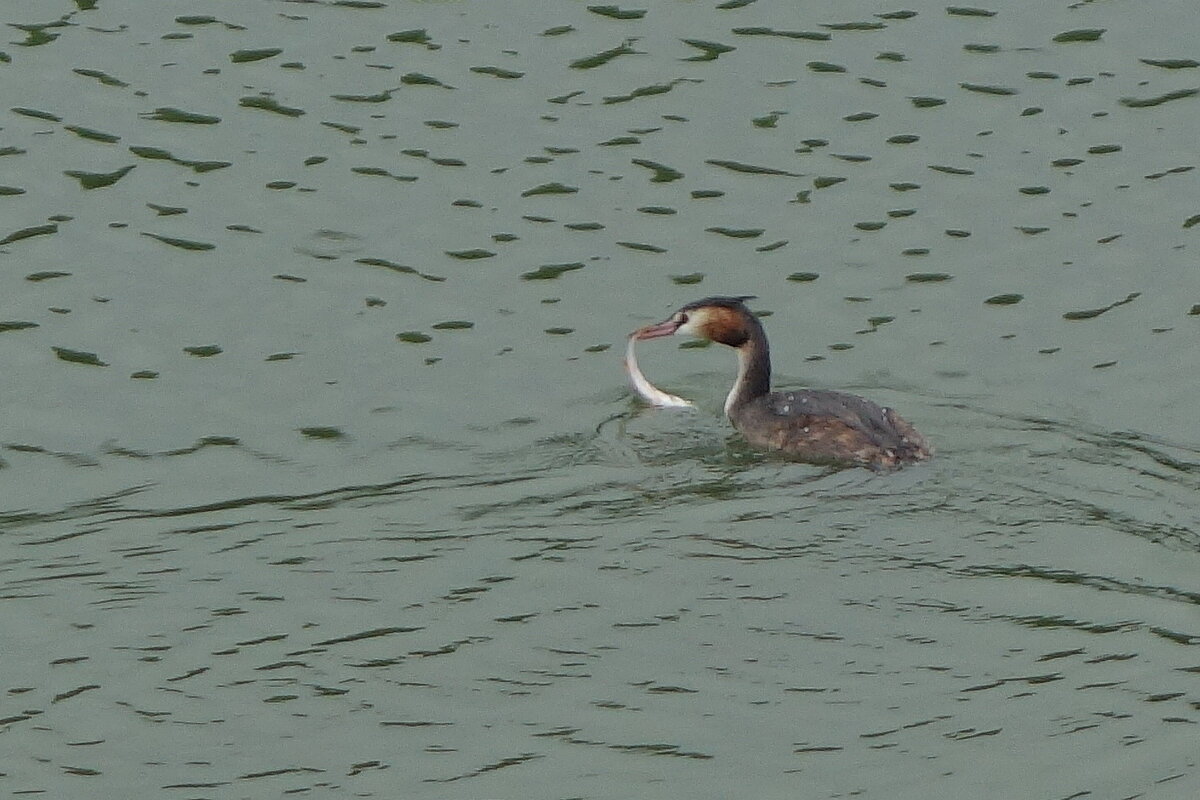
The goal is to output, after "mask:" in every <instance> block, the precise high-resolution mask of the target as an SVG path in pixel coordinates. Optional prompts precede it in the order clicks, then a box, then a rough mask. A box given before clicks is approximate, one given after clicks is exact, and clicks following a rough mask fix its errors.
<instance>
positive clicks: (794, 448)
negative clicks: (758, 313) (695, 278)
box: [631, 295, 933, 470]
mask: <svg viewBox="0 0 1200 800" xmlns="http://www.w3.org/2000/svg"><path fill="white" fill-rule="evenodd" d="M752 297H753V296H752V295H751V296H746V297H706V298H704V299H703V300H697V301H696V302H694V303H688V304H687V305H686V306H683V307H682V308H680V309H679V310H678V311H676V312H675V313H674V314H672V315H671V317H670V318H669V319H667V320H665V321H663V322H660V323H658V324H656V325H647V326H645V327H644V328H639V329H638V330H636V331H634V332H633V333H632V334H631V339H638V340H641V339H657V338H659V337H660V336H670V335H672V334H675V333H686V334H689V335H691V336H697V337H699V338H701V339H710V340H712V341H714V342H718V343H720V344H724V345H728V346H729V347H732V348H735V349H736V350H737V355H738V374H737V380H736V381H735V382H734V384H733V388H732V389H730V390H729V396H728V397H727V398H725V414H726V415H727V416H728V417H729V421H730V422H732V423H733V427H735V428H737V430H738V432H739V433H741V434H742V436H744V437H745V438H746V441H748V442H749V443H750V444H751V445H753V446H754V447H759V448H763V449H766V450H776V451H780V452H782V453H784V454H786V455H788V456H790V457H792V458H795V459H797V460H800V461H811V462H818V463H830V462H832V463H843V464H855V465H859V466H864V467H870V468H871V469H875V470H880V469H891V468H894V467H898V466H900V465H902V464H910V463H912V462H914V461H924V460H925V459H927V458H929V457H930V456H931V455H933V449H932V448H931V447H930V446H929V444H928V442H926V441H925V437H923V436H921V434H919V433H917V432H916V430H915V429H914V428H913V426H912V425H910V424H909V423H908V422H907V421H905V420H904V419H902V418H901V417H900V416H899V415H898V414H896V412H894V411H892V410H891V409H890V408H881V407H880V406H878V405H876V404H875V403H872V402H871V401H870V400H867V399H865V398H862V397H858V396H856V395H852V394H845V393H843V392H831V391H825V390H819V389H801V390H798V391H794V392H772V391H771V353H770V349H769V348H768V346H767V335H766V333H765V332H764V331H763V327H762V324H761V323H759V321H758V318H757V317H755V316H754V314H752V313H751V312H750V309H748V308H746V305H745V302H744V301H746V300H750V299H751V298H752ZM635 369H636V364H635ZM632 371H633V370H631V372H632ZM639 376H640V373H639ZM643 382H645V381H644V378H643ZM635 386H636V381H635ZM656 391H657V390H656ZM661 394H663V395H664V396H665V397H668V398H673V399H676V400H681V398H674V396H673V395H666V393H661ZM681 402H686V401H682V400H681Z"/></svg>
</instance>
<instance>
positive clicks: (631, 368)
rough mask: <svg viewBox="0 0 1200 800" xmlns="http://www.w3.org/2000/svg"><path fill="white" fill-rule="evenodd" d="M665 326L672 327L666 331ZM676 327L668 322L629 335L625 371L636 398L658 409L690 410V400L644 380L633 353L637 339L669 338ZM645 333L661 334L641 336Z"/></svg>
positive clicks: (644, 377) (692, 405)
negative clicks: (636, 395)
mask: <svg viewBox="0 0 1200 800" xmlns="http://www.w3.org/2000/svg"><path fill="white" fill-rule="evenodd" d="M667 326H673V327H671V328H670V329H669V330H666V328H667ZM678 327H679V326H678V325H677V324H675V323H674V322H671V321H670V320H668V321H667V322H662V323H659V324H658V325H647V326H646V327H644V328H639V329H638V330H636V331H634V332H633V333H631V334H629V343H628V344H627V345H626V346H625V370H626V371H627V372H628V373H629V382H630V384H631V385H632V386H633V390H634V391H635V392H637V394H638V397H640V398H642V399H643V400H645V401H646V402H647V403H649V404H650V405H652V406H657V407H659V408H692V407H694V405H695V404H694V403H692V401H690V400H684V399H683V398H682V397H678V396H676V395H673V394H670V393H668V392H664V391H663V390H662V389H659V388H658V387H657V386H655V385H654V384H652V383H650V381H648V380H646V376H645V375H643V374H642V370H641V368H639V367H638V363H637V353H635V352H634V346H635V345H636V344H637V341H638V339H654V338H656V337H659V336H670V335H671V334H672V333H674V332H675V328H678ZM646 331H662V332H655V333H653V334H652V335H650V336H644V335H642V334H644V333H645V332H646Z"/></svg>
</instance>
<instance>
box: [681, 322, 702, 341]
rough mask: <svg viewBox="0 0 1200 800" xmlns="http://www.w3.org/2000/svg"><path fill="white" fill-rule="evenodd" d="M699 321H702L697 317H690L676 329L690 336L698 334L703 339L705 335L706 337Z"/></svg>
mask: <svg viewBox="0 0 1200 800" xmlns="http://www.w3.org/2000/svg"><path fill="white" fill-rule="evenodd" d="M699 322H700V321H699V320H698V319H696V318H695V317H689V318H688V321H687V322H685V323H683V324H682V325H680V326H679V328H678V329H676V331H675V332H676V333H683V334H686V335H688V336H697V337H699V338H701V339H703V338H705V337H704V334H702V333H701V332H700V326H699Z"/></svg>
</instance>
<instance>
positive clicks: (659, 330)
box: [630, 319, 679, 340]
mask: <svg viewBox="0 0 1200 800" xmlns="http://www.w3.org/2000/svg"><path fill="white" fill-rule="evenodd" d="M677 330H679V323H678V322H676V321H675V320H673V319H668V320H666V321H664V322H658V323H655V324H654V325H646V326H644V327H641V328H638V329H637V330H636V331H634V332H633V333H631V334H630V336H632V337H633V338H635V339H638V340H641V339H657V338H659V337H660V336H670V335H671V334H673V333H675V331H677Z"/></svg>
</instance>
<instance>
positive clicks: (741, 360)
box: [725, 317, 771, 417]
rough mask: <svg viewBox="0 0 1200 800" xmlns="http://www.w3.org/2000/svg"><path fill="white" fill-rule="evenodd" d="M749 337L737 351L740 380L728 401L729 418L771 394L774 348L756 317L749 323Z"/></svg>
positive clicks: (730, 391) (726, 412)
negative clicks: (754, 401) (753, 401)
mask: <svg viewBox="0 0 1200 800" xmlns="http://www.w3.org/2000/svg"><path fill="white" fill-rule="evenodd" d="M747 333H748V334H749V336H748V338H747V339H746V341H745V343H744V344H742V345H741V346H740V347H738V348H737V356H738V373H737V380H735V381H734V383H733V388H732V389H730V390H729V396H728V397H726V398H725V416H728V417H731V416H732V414H733V411H734V409H736V408H738V407H739V406H742V405H745V404H746V403H749V402H750V401H751V400H754V399H755V398H758V397H762V396H763V395H765V394H767V393H768V392H770V391H771V348H770V347H769V346H768V345H767V335H766V333H764V332H763V329H762V325H760V324H759V322H758V320H757V319H755V318H754V317H751V318H750V320H749V322H748V323H747Z"/></svg>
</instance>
